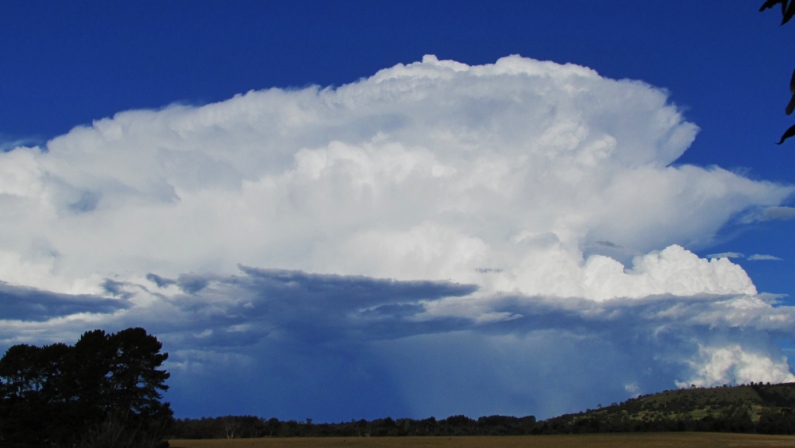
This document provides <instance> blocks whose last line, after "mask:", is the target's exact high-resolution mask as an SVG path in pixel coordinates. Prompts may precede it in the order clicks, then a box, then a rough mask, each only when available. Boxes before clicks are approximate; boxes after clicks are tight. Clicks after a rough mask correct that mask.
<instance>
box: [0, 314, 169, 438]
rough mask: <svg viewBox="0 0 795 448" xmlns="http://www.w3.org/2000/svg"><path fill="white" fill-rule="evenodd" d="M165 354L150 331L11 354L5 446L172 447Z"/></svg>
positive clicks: (3, 389) (3, 374) (0, 411)
mask: <svg viewBox="0 0 795 448" xmlns="http://www.w3.org/2000/svg"><path fill="white" fill-rule="evenodd" d="M161 349H162V344H161V343H160V342H159V341H158V340H157V338H155V337H154V336H151V335H149V334H147V333H146V331H145V330H144V329H143V328H129V329H127V330H123V331H120V332H118V333H115V334H110V335H109V334H106V333H105V332H104V331H102V330H95V331H90V332H87V333H84V334H83V335H82V336H81V338H80V340H78V342H77V343H76V344H75V345H74V346H69V345H66V344H52V345H45V346H43V347H36V346H30V345H26V344H21V345H15V346H13V347H11V348H9V349H8V351H7V352H6V354H5V355H4V356H3V358H2V359H0V446H3V447H9V448H11V447H14V448H26V447H34V446H36V447H38V446H63V447H66V446H70V447H71V446H86V447H87V446H114V447H116V446H118V447H121V446H140V447H144V446H146V447H150V446H151V447H153V446H167V442H163V441H162V438H163V435H164V433H165V430H166V428H167V427H168V425H169V424H170V422H171V421H172V411H171V408H170V405H169V403H162V402H161V399H162V395H161V394H160V392H161V391H164V390H166V389H168V386H166V385H165V381H166V380H167V379H168V377H169V374H168V372H166V371H165V370H158V367H160V366H161V365H162V363H163V361H165V360H166V359H167V358H168V354H166V353H162V354H161V353H160V350H161Z"/></svg>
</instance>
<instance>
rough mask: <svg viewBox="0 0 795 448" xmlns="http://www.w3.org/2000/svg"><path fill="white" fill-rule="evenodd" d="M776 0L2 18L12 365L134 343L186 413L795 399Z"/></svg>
mask: <svg viewBox="0 0 795 448" xmlns="http://www.w3.org/2000/svg"><path fill="white" fill-rule="evenodd" d="M758 7H759V5H757V4H756V3H755V2H740V1H737V2H718V1H702V2H667V3H660V2H657V3H647V2H636V1H612V2H584V1H582V2H500V3H498V4H496V5H495V4H489V3H486V2H444V1H438V2H408V1H406V2H394V3H383V2H382V3H373V2H356V1H341V2H333V3H332V2H310V1H298V2H279V3H277V2H246V1H231V2H209V1H207V2H184V1H173V2H165V3H164V2H136V3H128V4H122V3H113V4H107V3H101V2H71V3H57V2H45V1H32V2H16V1H14V2H5V3H3V4H2V5H0V61H3V68H4V70H3V71H2V73H0V81H1V82H0V104H2V108H0V147H2V148H3V149H4V153H3V158H2V159H0V200H2V204H3V206H2V207H3V210H4V216H3V217H2V218H1V220H2V222H0V225H1V226H2V229H3V232H2V235H3V237H2V238H0V280H2V281H3V282H4V283H3V284H2V285H1V286H2V288H0V289H2V291H0V297H1V299H0V319H2V321H0V348H5V347H8V346H10V345H13V344H15V343H37V344H41V343H49V342H53V341H74V340H75V339H76V337H77V335H79V334H80V333H82V332H83V331H86V330H90V329H94V328H98V327H101V328H106V329H108V330H116V329H121V328H124V327H126V326H131V325H140V326H144V327H145V328H147V329H148V330H149V331H150V332H152V333H154V334H155V335H157V336H158V337H159V338H160V339H161V340H163V341H164V343H165V346H166V349H167V350H168V351H169V352H170V353H171V358H170V360H169V362H170V364H169V366H168V368H169V370H170V371H171V372H172V379H171V385H172V389H171V391H170V392H169V394H168V396H167V398H168V399H169V400H171V402H172V404H173V407H174V409H175V411H176V414H177V416H192V417H196V416H202V415H224V414H257V415H262V416H266V417H269V416H277V417H279V418H296V419H304V418H307V417H309V418H313V419H314V420H315V421H327V420H348V419H351V418H357V419H358V418H377V417H384V416H387V415H389V416H392V417H402V416H408V417H427V416H429V415H434V416H436V417H445V416H447V415H452V414H461V413H463V414H467V415H470V416H473V417H477V416H480V415H488V414H497V413H499V414H513V415H526V414H534V415H537V416H539V417H549V416H552V415H555V414H558V413H562V412H570V411H578V410H582V409H584V408H587V407H594V406H596V404H598V403H609V402H613V401H620V400H623V399H626V398H628V397H630V396H633V395H635V394H638V393H650V392H655V391H659V390H662V389H669V388H673V387H677V385H679V384H691V383H697V384H703V385H711V384H723V383H725V382H731V381H760V380H763V381H792V380H795V377H793V375H792V373H791V372H790V370H791V369H790V368H789V366H788V363H787V360H784V358H782V356H785V355H790V356H789V357H790V358H791V359H789V362H792V355H795V352H792V351H791V348H790V347H791V346H792V335H793V331H795V311H793V309H792V308H791V307H790V305H791V304H792V299H791V298H790V297H789V296H791V295H793V294H795V284H794V283H793V282H792V280H791V278H792V276H791V273H792V271H793V267H795V264H794V263H795V257H793V255H795V246H793V244H792V240H791V238H790V235H791V233H792V231H793V221H792V220H791V219H790V218H791V217H792V216H793V211H795V210H793V209H792V208H791V207H792V199H791V195H792V192H793V187H792V186H793V184H795V179H794V177H793V174H792V169H791V167H792V166H794V165H793V157H795V156H793V151H792V148H790V146H792V145H795V143H793V142H787V143H785V144H784V145H782V146H776V145H775V144H774V143H775V142H776V141H778V138H779V136H780V135H781V133H782V132H783V131H784V130H785V129H786V128H787V127H789V126H790V125H791V124H792V123H791V118H790V117H787V116H785V115H784V113H783V110H784V106H785V105H786V103H787V100H788V98H787V95H788V89H787V87H788V83H789V79H790V76H791V73H792V69H793V67H795V65H794V64H793V61H794V60H795V59H793V58H792V57H791V53H792V50H791V48H789V47H788V46H787V44H786V42H790V41H791V40H792V33H793V32H795V31H793V30H795V28H792V26H793V25H789V26H788V25H785V26H783V27H779V26H778V23H779V21H780V14H779V13H778V11H767V12H765V13H759V12H757V10H758ZM425 55H434V56H435V57H431V56H427V57H426V56H425ZM511 55H518V56H514V57H509V58H506V57H508V56H511ZM453 61H455V62H453ZM498 61H499V62H498ZM540 61H551V62H550V63H543V62H540ZM565 64H573V65H565ZM269 89H270V90H269ZM710 260H712V261H710Z"/></svg>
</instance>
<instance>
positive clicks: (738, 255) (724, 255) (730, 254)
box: [707, 252, 745, 258]
mask: <svg viewBox="0 0 795 448" xmlns="http://www.w3.org/2000/svg"><path fill="white" fill-rule="evenodd" d="M744 257H745V255H743V254H741V253H739V252H720V253H717V254H710V255H707V258H744Z"/></svg>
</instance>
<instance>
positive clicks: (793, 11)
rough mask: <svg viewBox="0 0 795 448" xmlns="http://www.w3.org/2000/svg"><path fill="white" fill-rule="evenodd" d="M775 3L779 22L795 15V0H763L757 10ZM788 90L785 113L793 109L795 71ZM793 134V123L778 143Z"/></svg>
mask: <svg viewBox="0 0 795 448" xmlns="http://www.w3.org/2000/svg"><path fill="white" fill-rule="evenodd" d="M777 4H781V24H782V25H784V24H785V23H787V22H789V21H790V19H792V17H793V16H795V0H790V1H788V0H765V2H764V3H763V4H762V7H761V8H759V11H760V12H761V11H764V10H766V9H772V8H773V7H774V6H776V5H777ZM789 90H790V95H791V97H790V100H789V103H788V104H787V107H786V109H785V110H784V112H786V114H787V115H790V114H792V112H793V111H795V72H793V73H792V78H790V82H789ZM792 136H795V125H792V126H790V128H789V129H787V130H786V131H784V135H782V136H781V140H780V141H779V142H778V144H779V145H780V144H782V143H784V140H786V139H788V138H790V137H792Z"/></svg>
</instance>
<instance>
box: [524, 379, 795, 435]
mask: <svg viewBox="0 0 795 448" xmlns="http://www.w3.org/2000/svg"><path fill="white" fill-rule="evenodd" d="M793 409H795V383H785V384H773V385H771V384H749V385H741V386H732V387H728V386H722V387H713V388H690V389H679V390H668V391H664V392H660V393H657V394H652V395H642V396H639V397H637V398H632V399H630V400H627V401H625V402H623V403H619V404H615V403H614V404H612V405H610V406H607V407H604V408H600V409H589V410H588V411H585V412H580V413H577V414H566V415H562V416H560V417H555V418H551V419H549V420H545V421H543V422H539V423H538V424H537V425H538V426H537V428H536V433H542V434H546V433H586V432H631V431H732V432H760V433H772V434H793V433H795V412H793Z"/></svg>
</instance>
